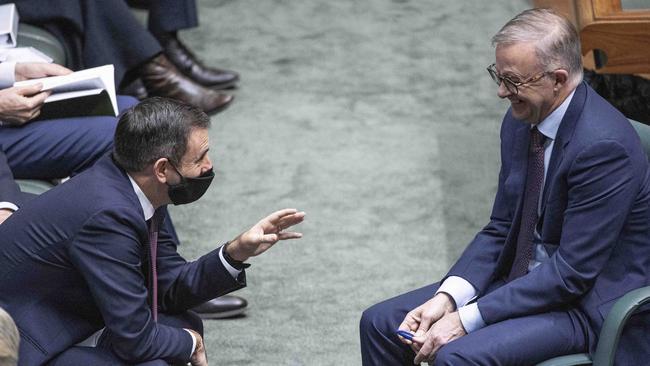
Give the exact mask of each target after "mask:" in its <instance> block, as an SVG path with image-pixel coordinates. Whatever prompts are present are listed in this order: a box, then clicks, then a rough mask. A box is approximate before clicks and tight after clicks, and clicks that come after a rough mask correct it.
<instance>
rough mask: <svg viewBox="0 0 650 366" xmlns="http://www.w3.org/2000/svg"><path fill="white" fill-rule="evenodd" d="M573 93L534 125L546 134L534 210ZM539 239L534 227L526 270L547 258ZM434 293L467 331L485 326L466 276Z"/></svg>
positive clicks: (456, 279)
mask: <svg viewBox="0 0 650 366" xmlns="http://www.w3.org/2000/svg"><path fill="white" fill-rule="evenodd" d="M574 93H575V90H574V91H573V92H571V94H569V96H568V97H567V98H566V99H565V100H564V102H562V104H560V105H559V106H558V107H557V108H556V109H555V110H554V111H553V112H551V114H549V115H548V116H547V117H546V118H544V120H543V121H542V122H540V123H539V124H537V129H538V130H539V132H541V133H542V134H543V135H544V136H546V142H545V143H544V181H543V182H542V189H541V190H540V199H539V200H538V204H537V212H538V213H540V210H541V205H542V199H541V198H542V195H543V192H544V184H546V173H547V172H548V165H549V162H550V161H551V154H552V152H553V145H554V143H555V137H556V135H557V130H558V129H559V128H560V123H561V122H562V118H563V117H564V114H565V113H566V110H567V108H569V104H570V103H571V99H573V94H574ZM531 128H532V127H531ZM540 239H541V238H540V235H539V233H538V232H537V230H535V234H534V239H533V241H534V242H536V243H537V244H535V252H534V254H533V258H532V259H531V261H530V263H529V265H528V271H529V272H530V271H531V270H532V269H533V268H535V267H537V266H538V265H540V264H541V263H542V262H543V261H545V260H546V259H548V257H549V256H548V253H547V252H546V249H545V248H544V245H543V243H541V240H540ZM438 292H444V293H446V294H448V295H449V296H451V297H452V298H453V299H454V301H455V302H456V307H457V308H458V315H459V316H460V321H461V323H463V327H464V328H465V331H466V332H467V333H471V332H473V331H475V330H478V329H481V328H483V327H485V325H486V324H485V321H484V320H483V317H482V316H481V312H480V310H479V308H478V304H477V303H476V302H474V300H475V299H476V289H475V288H474V286H472V284H471V283H469V282H468V281H467V280H466V279H464V278H462V277H458V276H450V277H448V278H447V279H446V280H445V281H444V282H443V283H442V284H441V285H440V287H439V288H438V291H436V294H437V293H438Z"/></svg>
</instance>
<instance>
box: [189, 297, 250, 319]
mask: <svg viewBox="0 0 650 366" xmlns="http://www.w3.org/2000/svg"><path fill="white" fill-rule="evenodd" d="M246 306H248V302H247V301H246V299H243V298H241V297H239V296H233V295H224V296H220V297H217V298H216V299H212V300H210V301H208V302H204V303H203V304H201V305H199V306H197V307H195V308H193V309H192V311H194V312H195V313H197V314H198V315H199V316H200V317H201V318H202V319H224V318H232V317H235V316H238V315H241V314H243V313H244V311H246Z"/></svg>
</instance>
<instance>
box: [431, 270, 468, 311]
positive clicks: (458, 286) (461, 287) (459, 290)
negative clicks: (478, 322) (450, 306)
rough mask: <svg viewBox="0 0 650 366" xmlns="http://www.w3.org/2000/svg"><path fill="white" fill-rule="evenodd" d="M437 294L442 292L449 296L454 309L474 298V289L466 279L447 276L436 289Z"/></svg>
mask: <svg viewBox="0 0 650 366" xmlns="http://www.w3.org/2000/svg"><path fill="white" fill-rule="evenodd" d="M439 292H444V293H446V294H448V295H449V296H451V297H452V298H453V299H454V302H456V308H460V307H463V306H465V305H467V303H469V302H470V301H472V300H474V299H475V298H476V289H475V288H474V286H472V284H471V283H469V282H468V281H467V280H466V279H464V278H462V277H458V276H449V277H447V279H446V280H445V281H444V282H443V283H442V285H440V287H438V291H436V294H437V293H439Z"/></svg>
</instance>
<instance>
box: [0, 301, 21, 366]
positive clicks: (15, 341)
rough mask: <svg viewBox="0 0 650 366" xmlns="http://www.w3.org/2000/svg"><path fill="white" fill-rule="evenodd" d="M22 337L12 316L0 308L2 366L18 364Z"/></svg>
mask: <svg viewBox="0 0 650 366" xmlns="http://www.w3.org/2000/svg"><path fill="white" fill-rule="evenodd" d="M19 344H20V335H19V334H18V329H17V328H16V324H15V323H14V321H13V319H11V316H9V314H8V313H7V312H6V311H4V309H2V308H0V366H15V365H16V364H17V363H18V346H19Z"/></svg>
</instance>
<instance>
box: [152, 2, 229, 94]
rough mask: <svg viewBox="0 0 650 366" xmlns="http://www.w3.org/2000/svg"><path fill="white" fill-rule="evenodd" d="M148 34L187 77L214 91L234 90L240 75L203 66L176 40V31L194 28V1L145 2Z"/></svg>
mask: <svg viewBox="0 0 650 366" xmlns="http://www.w3.org/2000/svg"><path fill="white" fill-rule="evenodd" d="M146 6H147V7H148V9H149V18H148V27H149V31H151V33H152V34H153V35H154V36H155V37H156V38H157V39H158V41H159V42H160V44H161V45H162V47H163V50H164V53H165V55H166V56H167V58H168V59H169V60H170V61H171V62H172V63H173V64H174V65H175V66H176V67H177V68H178V69H179V70H180V71H181V72H182V73H183V74H185V75H186V76H187V77H189V78H190V79H192V80H194V81H196V82H197V83H199V84H201V85H203V86H206V87H210V88H213V89H227V88H231V87H234V86H235V84H236V83H237V81H238V80H239V75H238V74H237V73H236V72H234V71H230V70H223V69H217V68H214V67H209V66H206V65H204V64H203V63H202V62H201V61H200V60H199V59H197V57H196V56H195V55H194V54H193V53H192V52H191V51H190V50H189V49H188V48H187V46H185V44H183V42H181V40H180V39H179V38H178V31H180V30H183V29H189V28H194V27H197V26H198V24H199V22H198V12H197V9H196V1H194V0H160V1H146Z"/></svg>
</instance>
